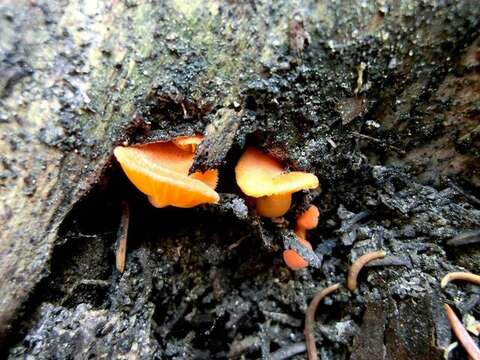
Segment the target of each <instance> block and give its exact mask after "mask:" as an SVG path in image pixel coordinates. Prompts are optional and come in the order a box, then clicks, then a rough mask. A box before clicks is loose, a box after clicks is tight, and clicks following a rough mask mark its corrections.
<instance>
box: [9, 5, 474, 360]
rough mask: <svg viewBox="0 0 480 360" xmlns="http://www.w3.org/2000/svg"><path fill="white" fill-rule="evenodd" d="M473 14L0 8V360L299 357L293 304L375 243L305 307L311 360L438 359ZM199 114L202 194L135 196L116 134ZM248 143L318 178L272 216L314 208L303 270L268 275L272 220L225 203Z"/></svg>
mask: <svg viewBox="0 0 480 360" xmlns="http://www.w3.org/2000/svg"><path fill="white" fill-rule="evenodd" d="M479 15H480V7H479V6H478V3H476V1H473V0H472V1H442V0H438V1H435V0H424V1H416V0H404V1H395V2H389V1H383V0H378V1H364V0H361V1H360V0H339V1H327V0H316V1H314V0H305V1H286V0H279V1H274V2H273V1H272V2H270V1H226V2H222V1H201V0H165V1H160V2H156V1H133V0H123V1H122V0H111V1H104V2H101V1H98V2H96V1H88V0H83V1H82V0H77V1H76V0H64V1H60V0H48V1H47V0H30V1H17V0H3V1H0V160H1V161H0V234H1V235H0V338H1V343H2V344H3V345H2V347H3V351H4V355H5V356H7V355H8V356H9V357H10V358H12V359H16V358H24V357H25V356H27V355H32V356H35V357H38V358H43V359H47V358H81V359H83V358H97V357H107V358H141V359H149V358H162V359H185V358H226V357H229V358H239V357H243V358H260V357H263V358H265V359H269V358H271V359H282V358H285V357H284V356H286V355H285V353H289V354H287V355H292V356H293V357H294V358H295V357H296V358H297V359H303V358H305V356H306V355H305V352H304V347H303V344H302V342H303V341H304V337H303V317H304V313H305V310H306V306H307V304H308V302H309V300H310V299H311V297H312V296H313V295H314V294H315V293H316V292H317V291H318V290H319V289H321V288H323V287H326V286H328V285H330V284H333V283H335V282H340V283H343V282H344V281H345V278H346V271H347V269H348V267H349V264H350V263H351V261H353V260H355V259H356V258H358V257H359V256H360V255H362V254H363V253H365V252H368V251H371V250H377V249H384V250H386V251H387V252H388V256H387V258H386V260H385V261H384V262H383V265H382V266H379V265H380V264H377V266H375V267H374V268H373V267H372V268H369V269H368V270H366V271H365V273H362V275H361V276H360V278H359V289H358V290H357V291H356V292H354V293H350V292H348V291H347V290H345V289H342V290H340V291H339V292H337V293H335V294H334V295H331V296H329V297H328V300H326V301H325V302H324V303H323V304H322V305H321V306H320V309H319V311H318V314H317V317H316V327H315V332H316V337H317V347H318V352H319V356H320V357H321V358H322V359H347V358H350V359H441V358H442V357H443V349H445V348H446V347H447V346H448V345H449V344H450V343H451V342H453V341H454V339H453V338H452V335H451V332H450V328H449V326H448V323H447V321H446V318H445V314H444V312H443V308H442V306H443V303H444V302H448V303H451V304H453V305H455V307H456V309H457V310H458V312H459V313H460V314H461V315H463V316H464V317H465V318H466V317H468V316H475V314H478V307H476V306H477V303H478V300H479V296H480V295H479V293H478V289H477V291H475V288H474V287H473V286H472V285H467V284H460V283H459V284H452V285H449V286H448V287H447V288H446V289H440V286H439V280H440V279H441V277H442V276H443V275H444V274H445V273H447V272H449V271H455V270H467V271H472V272H476V271H478V268H479V264H480V261H479V260H480V253H479V247H478V243H477V241H478V240H479V236H480V235H479V234H480V231H479V229H480V201H479V200H478V199H477V198H476V197H475V193H476V192H477V191H478V189H479V186H480V176H479V175H480V174H479V172H478V171H479V164H480V163H479V161H478V158H479V152H478V151H479V150H480V147H479V144H480V142H479V132H480V131H479V121H478V120H479V119H480V77H479V74H480V72H479V69H480V40H479V39H480V38H479V35H480V34H479V31H478V29H479V28H478V26H479ZM206 129H207V135H206V141H205V142H204V144H203V145H202V146H201V147H200V148H199V149H198V153H197V158H196V162H195V164H194V166H195V167H196V168H199V169H205V168H208V167H220V168H221V170H220V172H221V180H220V186H219V189H218V191H219V192H220V193H221V196H222V201H221V204H220V205H219V206H210V207H200V208H197V209H190V210H181V209H154V208H152V207H151V206H150V205H149V204H148V203H147V201H146V200H145V198H144V197H143V196H142V195H141V194H139V193H138V192H137V191H136V190H135V189H134V188H133V187H132V186H131V185H130V184H129V183H128V181H127V180H126V179H125V177H124V175H123V173H122V172H121V171H120V170H119V167H118V165H117V164H116V163H115V162H114V161H112V150H113V147H114V146H115V145H117V144H119V143H121V142H124V141H128V142H130V143H136V142H145V141H149V140H152V139H169V138H172V137H173V136H175V135H178V134H191V133H193V132H205V131H206ZM246 144H255V145H256V146H258V147H261V148H263V149H265V150H267V151H269V152H270V153H271V154H272V155H274V156H276V157H278V158H280V159H282V160H283V161H285V162H286V163H287V164H289V165H290V167H291V168H297V169H305V170H308V171H311V172H314V173H315V174H316V175H317V176H318V177H319V178H320V181H321V184H322V191H321V192H314V193H311V194H299V195H298V196H297V197H296V198H295V201H294V206H293V209H292V210H291V211H290V212H289V213H288V214H287V216H286V219H287V220H288V221H290V224H292V219H294V217H295V213H296V211H298V210H299V209H300V208H301V207H302V206H303V204H305V203H306V202H307V201H313V203H314V204H316V205H317V206H318V207H319V208H320V210H321V213H322V215H321V221H320V226H319V228H318V229H316V230H315V231H313V232H312V233H311V237H310V240H311V242H312V244H313V246H314V250H315V255H316V257H317V259H316V260H317V262H316V265H317V267H313V266H312V267H310V268H308V269H307V270H302V271H298V272H292V271H290V270H288V269H287V268H286V267H285V265H284V264H283V261H282V258H281V253H282V249H283V246H284V241H285V243H286V244H288V241H287V240H288V239H286V238H288V234H289V232H291V228H292V225H289V226H288V227H287V228H284V229H279V228H278V226H275V225H274V224H272V223H271V222H270V221H268V220H260V219H258V218H257V217H256V216H255V214H254V212H253V211H252V210H250V209H249V206H248V203H247V202H246V201H245V199H243V198H242V197H241V194H240V192H239V191H238V189H237V188H236V186H235V183H234V176H233V168H234V165H235V163H236V161H237V159H238V157H239V156H240V154H241V152H242V149H243V148H244V147H245V145H246ZM123 201H126V202H127V203H128V204H129V205H130V213H131V219H130V220H131V224H130V231H129V234H128V245H127V263H126V270H125V272H124V273H123V274H121V273H119V272H118V271H117V270H116V269H115V258H114V249H115V241H116V233H117V229H118V227H119V223H120V214H121V203H122V202H123ZM475 311H477V312H475ZM295 353H296V354H295ZM282 354H283V355H282ZM450 356H451V358H464V356H465V354H464V353H463V352H462V350H461V349H460V348H456V349H455V350H453V351H452V353H451V354H450Z"/></svg>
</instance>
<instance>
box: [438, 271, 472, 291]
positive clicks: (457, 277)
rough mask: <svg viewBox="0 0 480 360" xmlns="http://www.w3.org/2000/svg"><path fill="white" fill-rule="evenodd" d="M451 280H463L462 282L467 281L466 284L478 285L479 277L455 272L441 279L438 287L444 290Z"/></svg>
mask: <svg viewBox="0 0 480 360" xmlns="http://www.w3.org/2000/svg"><path fill="white" fill-rule="evenodd" d="M452 280H463V281H468V282H471V283H474V284H477V285H480V275H475V274H472V273H468V272H462V271H457V272H451V273H448V274H447V275H445V276H444V277H443V278H442V281H441V282H440V286H441V287H442V288H444V287H445V286H447V284H448V283H449V282H450V281H452Z"/></svg>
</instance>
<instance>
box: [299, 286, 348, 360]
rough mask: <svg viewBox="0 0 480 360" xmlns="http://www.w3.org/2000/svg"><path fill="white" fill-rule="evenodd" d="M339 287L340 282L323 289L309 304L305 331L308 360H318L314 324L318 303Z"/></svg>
mask: <svg viewBox="0 0 480 360" xmlns="http://www.w3.org/2000/svg"><path fill="white" fill-rule="evenodd" d="M339 287H340V284H334V285H331V286H329V287H327V288H325V289H323V290H321V291H320V292H318V293H317V294H316V295H315V296H314V298H313V299H312V301H311V302H310V305H308V309H307V313H306V314H305V330H304V332H303V333H304V335H305V343H306V344H307V354H308V360H317V346H316V345H315V333H314V332H313V325H314V323H315V313H316V312H317V307H318V304H319V303H320V301H322V299H323V298H324V297H325V296H328V295H330V294H331V293H333V292H334V291H336V290H338V288H339Z"/></svg>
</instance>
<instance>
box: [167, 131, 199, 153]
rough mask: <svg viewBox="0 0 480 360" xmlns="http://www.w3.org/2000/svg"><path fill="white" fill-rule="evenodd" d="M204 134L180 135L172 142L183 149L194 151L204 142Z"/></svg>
mask: <svg viewBox="0 0 480 360" xmlns="http://www.w3.org/2000/svg"><path fill="white" fill-rule="evenodd" d="M202 140H203V135H193V136H178V137H176V138H175V139H173V140H172V142H173V143H174V144H175V145H176V146H177V147H179V148H180V149H182V150H183V151H187V152H191V153H194V152H195V151H196V150H197V146H198V145H199V144H200V143H201V142H202Z"/></svg>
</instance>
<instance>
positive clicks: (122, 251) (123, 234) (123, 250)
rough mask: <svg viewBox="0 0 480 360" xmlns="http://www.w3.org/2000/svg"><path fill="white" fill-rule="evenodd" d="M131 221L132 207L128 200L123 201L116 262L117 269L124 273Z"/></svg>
mask: <svg viewBox="0 0 480 360" xmlns="http://www.w3.org/2000/svg"><path fill="white" fill-rule="evenodd" d="M129 223H130V207H129V206H128V203H127V202H126V201H123V202H122V215H121V218H120V227H119V228H118V233H117V251H116V258H115V263H116V266H117V270H118V271H120V272H121V273H123V271H124V270H125V258H126V254H127V238H128V225H129Z"/></svg>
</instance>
